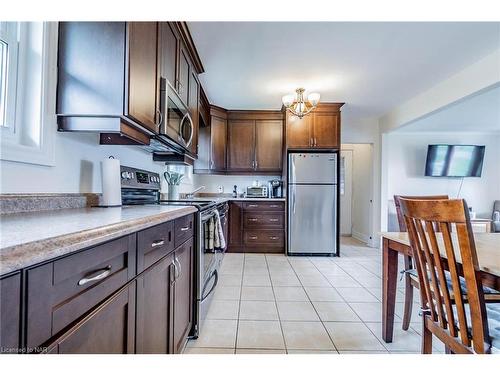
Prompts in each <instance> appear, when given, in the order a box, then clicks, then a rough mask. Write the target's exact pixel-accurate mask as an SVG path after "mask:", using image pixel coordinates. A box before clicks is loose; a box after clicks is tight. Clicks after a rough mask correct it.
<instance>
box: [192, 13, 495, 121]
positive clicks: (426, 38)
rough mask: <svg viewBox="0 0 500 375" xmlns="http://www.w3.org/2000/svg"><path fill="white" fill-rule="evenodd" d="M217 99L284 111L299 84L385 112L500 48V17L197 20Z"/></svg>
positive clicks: (349, 107)
mask: <svg viewBox="0 0 500 375" xmlns="http://www.w3.org/2000/svg"><path fill="white" fill-rule="evenodd" d="M189 28H190V31H191V34H192V37H193V39H194V42H195V44H196V47H197V49H198V52H199V54H200V57H201V59H202V62H203V65H204V67H205V73H203V74H202V75H201V76H200V79H201V82H202V85H203V88H204V90H205V92H206V94H207V96H208V98H209V100H210V102H211V103H213V104H216V105H219V106H222V107H224V108H228V109H278V108H280V107H281V97H282V96H283V95H284V94H288V93H290V92H293V91H294V90H295V89H296V88H297V87H299V86H302V87H305V88H306V90H307V91H309V92H311V91H318V92H319V93H320V94H321V100H322V101H325V102H334V101H336V102H345V103H346V105H345V106H344V107H343V119H344V120H345V119H346V118H349V119H350V120H355V119H356V118H365V117H372V116H377V117H378V116H381V115H383V114H384V113H386V112H387V111H389V110H390V109H392V108H394V107H395V106H397V105H399V104H401V103H403V102H405V101H406V100H408V99H410V98H412V97H413V96H415V95H417V94H419V93H421V92H423V91H425V90H427V89H429V88H430V87H432V86H433V85H435V84H436V83H438V82H440V81H442V80H444V79H446V78H448V77H450V76H451V75H453V74H454V73H456V72H458V71H460V70H462V69H463V68H465V67H466V66H468V65H470V64H472V63H474V62H476V61H478V60H480V59H481V58H482V57H484V56H486V55H488V54H489V53H492V52H493V51H494V50H495V49H498V48H500V23H368V22H367V23H364V22H359V23H355V22H303V23H299V22H189Z"/></svg>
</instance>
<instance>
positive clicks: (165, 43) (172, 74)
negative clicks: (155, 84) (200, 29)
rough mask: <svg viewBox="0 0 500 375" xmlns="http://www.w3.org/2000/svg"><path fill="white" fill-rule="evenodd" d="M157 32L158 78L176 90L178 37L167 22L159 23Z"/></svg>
mask: <svg viewBox="0 0 500 375" xmlns="http://www.w3.org/2000/svg"><path fill="white" fill-rule="evenodd" d="M158 30H159V31H158V51H159V57H160V58H159V60H160V76H161V77H164V78H166V79H167V81H168V82H170V84H171V85H172V86H173V87H174V88H176V86H175V84H176V79H177V51H178V50H179V37H178V36H177V34H176V32H175V31H174V30H173V29H172V26H171V25H170V24H169V23H168V22H160V23H159V26H158Z"/></svg>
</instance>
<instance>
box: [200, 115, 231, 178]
mask: <svg viewBox="0 0 500 375" xmlns="http://www.w3.org/2000/svg"><path fill="white" fill-rule="evenodd" d="M226 143H227V111H226V110H225V109H223V108H220V107H216V106H210V116H209V124H208V125H204V126H202V127H200V128H199V140H198V144H199V147H198V160H195V162H194V173H202V174H207V173H221V172H224V171H225V170H226Z"/></svg>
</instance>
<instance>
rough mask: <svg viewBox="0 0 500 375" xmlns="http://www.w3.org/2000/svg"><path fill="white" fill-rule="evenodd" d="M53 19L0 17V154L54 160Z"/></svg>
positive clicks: (46, 161)
mask: <svg viewBox="0 0 500 375" xmlns="http://www.w3.org/2000/svg"><path fill="white" fill-rule="evenodd" d="M56 60H57V24H56V23H51V22H0V132H1V134H0V135H1V149H0V159H1V160H9V161H16V162H24V163H32V164H42V165H54V138H55V132H56V115H55V99H56V74H57V61H56Z"/></svg>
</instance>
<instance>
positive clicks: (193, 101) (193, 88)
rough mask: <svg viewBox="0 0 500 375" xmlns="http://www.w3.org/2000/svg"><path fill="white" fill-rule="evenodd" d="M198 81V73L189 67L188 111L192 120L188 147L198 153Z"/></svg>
mask: <svg viewBox="0 0 500 375" xmlns="http://www.w3.org/2000/svg"><path fill="white" fill-rule="evenodd" d="M199 97H200V83H199V82H198V74H196V72H194V71H193V70H192V69H191V77H190V79H189V99H188V105H189V113H190V114H191V119H192V121H193V140H192V142H191V146H190V147H189V149H190V150H191V152H192V153H193V154H196V155H197V154H198V137H199V127H200V115H199V104H200V100H199Z"/></svg>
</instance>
